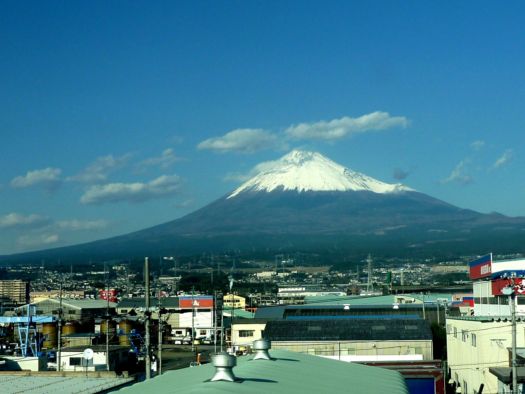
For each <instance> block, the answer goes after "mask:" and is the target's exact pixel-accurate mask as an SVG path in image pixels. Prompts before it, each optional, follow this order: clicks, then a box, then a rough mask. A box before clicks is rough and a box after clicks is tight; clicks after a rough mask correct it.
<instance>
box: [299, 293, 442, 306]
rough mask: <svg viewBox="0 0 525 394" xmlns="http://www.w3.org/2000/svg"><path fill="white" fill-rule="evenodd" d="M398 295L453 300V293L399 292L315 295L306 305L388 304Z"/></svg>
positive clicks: (422, 298)
mask: <svg viewBox="0 0 525 394" xmlns="http://www.w3.org/2000/svg"><path fill="white" fill-rule="evenodd" d="M396 297H408V298H409V297H412V298H416V299H418V300H425V302H436V301H437V300H438V299H447V300H449V301H451V300H452V294H441V293H439V294H438V293H434V294H424V295H423V294H397V295H393V294H390V295H383V296H339V297H338V296H313V297H305V299H304V300H305V303H306V305H341V304H351V305H386V304H393V303H394V301H395V298H396Z"/></svg>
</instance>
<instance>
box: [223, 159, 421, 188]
mask: <svg viewBox="0 0 525 394" xmlns="http://www.w3.org/2000/svg"><path fill="white" fill-rule="evenodd" d="M263 167H264V169H263V170H262V171H261V172H259V173H258V174H257V175H255V176H254V177H253V178H251V179H249V180H248V181H246V182H245V183H243V184H242V185H241V186H240V187H238V188H237V189H236V190H234V191H233V193H231V194H230V195H229V196H228V197H227V198H232V197H235V196H237V195H239V194H240V193H242V192H246V191H252V192H253V191H266V192H271V191H274V190H296V191H298V192H304V191H350V190H351V191H370V192H374V193H380V194H386V193H398V192H404V191H413V189H410V188H409V187H406V186H404V185H402V184H399V183H397V184H390V183H385V182H381V181H379V180H377V179H374V178H371V177H369V176H367V175H364V174H361V173H359V172H356V171H353V170H351V169H348V168H345V167H343V166H341V165H339V164H337V163H335V162H333V161H332V160H330V159H328V158H326V157H324V156H323V155H321V154H319V153H317V152H308V151H302V150H293V151H291V152H290V153H288V154H287V155H285V156H283V157H281V158H280V159H279V160H276V161H272V162H269V163H264V166H263Z"/></svg>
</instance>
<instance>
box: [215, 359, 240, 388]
mask: <svg viewBox="0 0 525 394" xmlns="http://www.w3.org/2000/svg"><path fill="white" fill-rule="evenodd" d="M211 359H212V363H213V366H214V367H215V375H213V378H211V381H212V382H216V381H218V380H225V381H227V382H235V375H234V374H233V367H235V366H236V365H237V358H236V357H235V356H232V355H231V354H228V353H219V354H216V355H214V356H212V357H211Z"/></svg>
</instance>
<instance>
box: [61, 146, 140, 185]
mask: <svg viewBox="0 0 525 394" xmlns="http://www.w3.org/2000/svg"><path fill="white" fill-rule="evenodd" d="M131 156H132V155H131V154H130V153H126V154H125V155H122V156H113V155H107V156H101V157H98V158H96V159H95V161H93V162H92V163H91V164H90V165H88V166H87V167H86V168H85V169H84V170H83V171H81V172H80V173H78V174H77V175H74V176H72V177H69V178H68V179H69V180H72V181H77V182H85V183H100V182H104V181H106V180H107V178H108V175H109V174H110V173H111V172H113V171H116V170H118V169H120V168H122V167H124V166H125V165H126V164H127V163H128V161H129V160H130V159H131Z"/></svg>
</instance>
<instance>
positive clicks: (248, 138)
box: [197, 129, 282, 153]
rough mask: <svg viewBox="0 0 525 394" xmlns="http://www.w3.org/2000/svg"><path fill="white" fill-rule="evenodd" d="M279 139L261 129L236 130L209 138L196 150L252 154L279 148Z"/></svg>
mask: <svg viewBox="0 0 525 394" xmlns="http://www.w3.org/2000/svg"><path fill="white" fill-rule="evenodd" d="M281 145H282V144H281V142H279V138H278V137H277V136H276V135H275V134H273V133H271V132H269V131H267V130H263V129H236V130H232V131H230V132H228V133H226V134H225V135H223V136H222V137H215V138H209V139H207V140H204V141H202V142H201V143H200V144H199V145H197V148H198V149H201V150H203V149H209V150H213V151H216V152H221V153H224V152H240V153H253V152H256V151H260V150H264V149H273V148H278V147H279V146H281Z"/></svg>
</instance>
